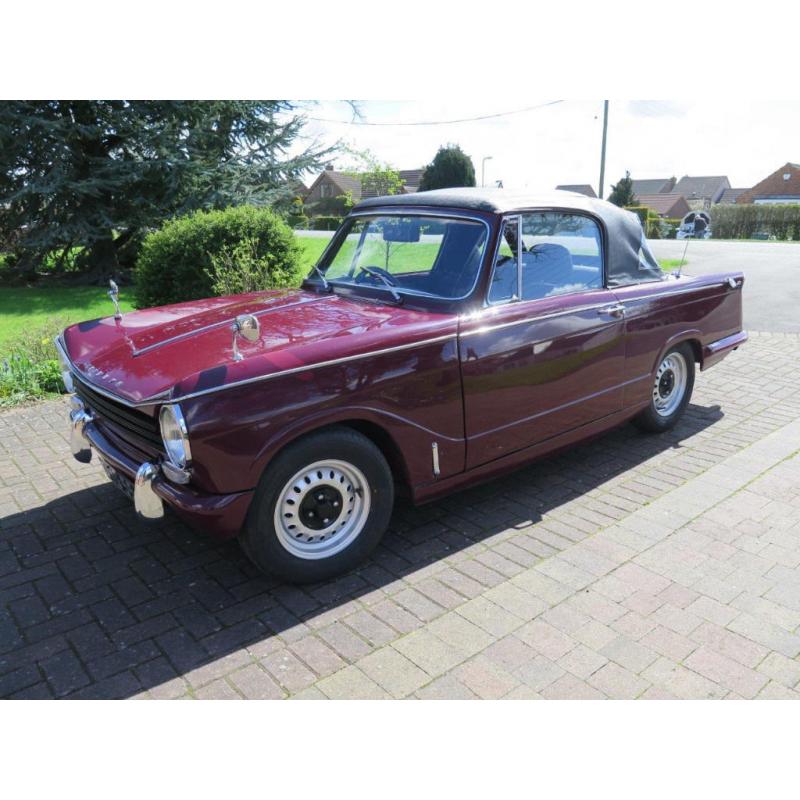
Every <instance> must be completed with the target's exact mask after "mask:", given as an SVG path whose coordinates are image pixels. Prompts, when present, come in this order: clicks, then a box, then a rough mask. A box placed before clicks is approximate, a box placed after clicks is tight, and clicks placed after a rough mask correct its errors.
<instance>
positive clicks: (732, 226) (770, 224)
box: [711, 204, 800, 241]
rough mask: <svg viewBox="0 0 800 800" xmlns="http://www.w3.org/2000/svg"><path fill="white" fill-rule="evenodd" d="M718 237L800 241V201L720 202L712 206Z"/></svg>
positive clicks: (713, 221) (713, 230) (714, 233)
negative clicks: (770, 202) (772, 202)
mask: <svg viewBox="0 0 800 800" xmlns="http://www.w3.org/2000/svg"><path fill="white" fill-rule="evenodd" d="M711 230H712V235H713V237H714V238H715V239H753V238H760V239H764V238H769V237H772V236H774V237H775V238H776V239H783V240H793V241H800V205H755V204H753V205H749V204H748V205H745V204H742V205H738V204H735V205H734V204H731V205H729V204H724V205H717V206H714V207H713V208H712V209H711Z"/></svg>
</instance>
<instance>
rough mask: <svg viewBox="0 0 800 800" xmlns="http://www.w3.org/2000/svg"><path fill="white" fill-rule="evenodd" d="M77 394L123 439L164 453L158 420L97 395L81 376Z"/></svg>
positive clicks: (149, 449)
mask: <svg viewBox="0 0 800 800" xmlns="http://www.w3.org/2000/svg"><path fill="white" fill-rule="evenodd" d="M74 378H75V394H77V395H78V397H80V399H81V400H83V402H84V404H85V405H86V406H87V407H88V408H90V409H91V410H92V411H93V412H94V414H95V416H96V417H97V418H98V420H99V421H100V422H104V423H107V424H108V425H109V426H110V427H111V429H112V430H113V431H114V432H115V433H116V434H117V436H119V437H120V438H121V439H124V440H126V441H129V442H130V443H131V444H133V445H135V446H137V447H139V448H143V449H145V450H146V451H152V450H154V449H155V450H156V451H158V452H161V451H162V450H163V447H164V446H163V443H162V441H161V431H160V429H159V427H158V419H157V418H155V417H151V416H148V415H147V414H145V413H143V412H142V411H139V410H137V409H135V408H130V407H129V406H126V405H125V404H123V403H119V402H117V401H115V400H111V399H110V398H108V397H105V396H104V395H102V394H100V393H99V392H96V391H95V390H94V389H92V388H91V386H89V385H88V384H87V383H85V382H84V381H82V380H81V379H80V378H78V377H77V376H74Z"/></svg>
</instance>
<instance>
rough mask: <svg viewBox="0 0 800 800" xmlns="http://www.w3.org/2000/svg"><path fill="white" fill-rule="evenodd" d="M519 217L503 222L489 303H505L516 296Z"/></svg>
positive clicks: (490, 287)
mask: <svg viewBox="0 0 800 800" xmlns="http://www.w3.org/2000/svg"><path fill="white" fill-rule="evenodd" d="M518 230H519V218H518V217H509V218H508V219H506V220H505V221H504V222H503V230H502V232H501V234H500V246H499V247H498V249H497V257H496V258H495V260H494V269H493V270H492V283H491V285H490V286H489V298H488V299H489V302H490V303H507V302H508V301H509V300H514V299H516V297H517V290H518V283H519V282H518V277H517V233H518Z"/></svg>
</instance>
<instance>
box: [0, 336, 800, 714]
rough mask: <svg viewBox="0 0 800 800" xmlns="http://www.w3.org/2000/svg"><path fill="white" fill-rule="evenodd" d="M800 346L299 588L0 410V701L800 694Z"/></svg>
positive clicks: (765, 345)
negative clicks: (119, 486)
mask: <svg viewBox="0 0 800 800" xmlns="http://www.w3.org/2000/svg"><path fill="white" fill-rule="evenodd" d="M799 358H800V337H798V336H796V335H790V334H786V335H781V334H757V335H754V336H753V338H752V339H751V341H750V343H748V345H747V346H746V347H745V348H743V349H742V350H741V351H739V352H738V353H735V354H733V355H732V356H730V357H729V358H728V359H727V360H726V361H725V362H724V363H723V364H722V365H720V366H718V367H715V368H714V369H712V370H710V371H709V372H708V373H706V374H703V375H700V376H699V377H698V383H697V386H696V390H695V395H694V400H693V403H692V405H691V406H690V408H689V411H688V413H687V415H686V417H685V419H684V421H683V422H682V423H681V425H680V426H679V427H678V428H676V429H675V430H674V431H673V432H672V433H670V434H667V435H664V436H661V437H650V436H645V435H642V434H639V433H638V432H637V431H635V430H634V429H633V428H632V427H630V426H625V427H623V428H621V429H619V430H618V431H615V432H613V433H611V434H609V435H607V436H605V437H603V438H601V439H598V440H596V441H594V442H592V443H589V444H586V445H583V446H580V447H577V448H574V449H573V450H572V451H570V452H569V453H567V454H565V455H562V456H560V457H557V458H553V459H549V460H546V461H543V462H539V463H538V464H535V465H533V466H531V467H529V468H527V469H524V470H521V471H519V472H516V473H514V474H513V475H511V476H509V477H506V478H503V479H502V480H498V481H495V482H494V483H491V484H489V485H487V486H483V487H480V488H478V489H475V490H468V491H465V492H462V493H460V494H457V495H455V496H452V497H450V498H448V499H446V500H444V501H442V502H439V503H436V504H435V505H431V506H427V507H424V508H421V509H413V508H411V507H401V508H399V509H398V511H397V513H396V515H395V517H394V520H393V523H392V529H391V532H390V533H389V534H388V535H387V537H386V539H385V544H384V545H383V546H382V547H381V549H380V550H379V551H378V552H377V554H376V555H375V557H374V558H373V559H372V561H371V562H370V563H369V564H367V565H365V566H364V567H363V568H362V569H360V570H358V571H357V572H354V573H352V574H350V575H347V576H345V577H343V578H341V579H339V580H337V581H334V582H331V583H326V584H321V585H317V586H313V587H306V588H304V589H298V588H293V587H288V586H282V585H279V584H277V583H275V582H273V581H269V580H266V579H264V578H262V577H260V576H259V575H258V574H257V573H256V572H255V570H254V569H253V568H251V567H250V566H249V564H248V563H247V562H246V561H245V559H244V557H243V556H242V555H241V554H240V552H239V550H238V546H237V545H236V544H227V545H224V546H219V545H214V544H212V543H211V542H209V541H208V540H206V539H205V538H204V537H203V536H202V535H201V534H197V533H194V532H192V531H191V530H189V529H187V528H186V527H184V526H183V525H182V524H181V523H179V522H178V521H177V520H176V519H174V518H172V517H169V516H168V517H167V519H166V520H164V521H163V522H162V523H159V524H157V525H155V526H154V527H149V526H145V525H142V524H140V523H139V522H137V520H136V519H135V517H134V514H133V511H132V509H131V505H130V503H129V501H127V500H126V499H125V498H124V497H122V496H121V495H119V494H118V493H117V492H116V490H115V489H114V488H112V486H111V485H110V484H109V483H108V481H107V480H106V478H105V476H104V475H103V473H102V471H101V469H100V467H99V466H98V465H97V463H96V462H95V463H93V464H91V465H88V466H83V465H79V464H78V463H77V462H75V461H73V459H72V457H71V456H70V455H69V451H68V443H67V438H66V423H65V415H66V410H65V404H64V402H63V401H56V402H51V403H45V404H41V405H37V406H34V407H31V408H27V409H19V410H15V411H10V412H6V413H3V414H0V600H1V601H2V602H0V696H3V697H53V696H55V697H92V698H123V697H140V696H143V697H197V698H206V697H218V698H219V697H222V698H228V697H230V698H234V697H276V698H277V697H286V696H298V697H387V696H391V697H406V696H417V697H450V698H455V697H475V696H479V697H570V698H581V697H598V698H600V697H673V696H675V697H797V696H800V695H798V693H797V692H796V691H795V687H798V682H800V661H799V660H798V654H800V633H798V630H799V628H798V626H800V456H798V455H797V453H798V451H800V422H798V421H797V420H798V417H800V377H798V370H797V366H796V365H797V363H798V359H799Z"/></svg>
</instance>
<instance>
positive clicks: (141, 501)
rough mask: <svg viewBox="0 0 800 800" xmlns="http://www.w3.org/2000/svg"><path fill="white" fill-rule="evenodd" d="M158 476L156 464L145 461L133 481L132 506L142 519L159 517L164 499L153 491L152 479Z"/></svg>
mask: <svg viewBox="0 0 800 800" xmlns="http://www.w3.org/2000/svg"><path fill="white" fill-rule="evenodd" d="M157 476H158V466H157V465H156V464H151V463H150V462H149V461H145V462H144V464H142V466H141V467H139V469H138V470H137V472H136V478H135V479H134V481H133V507H134V508H135V509H136V513H137V514H138V515H139V516H140V517H142V518H143V519H161V517H163V516H164V501H163V500H162V499H161V498H160V497H159V496H158V495H157V494H156V493H155V492H154V491H153V481H154V480H155V479H156V477H157Z"/></svg>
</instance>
